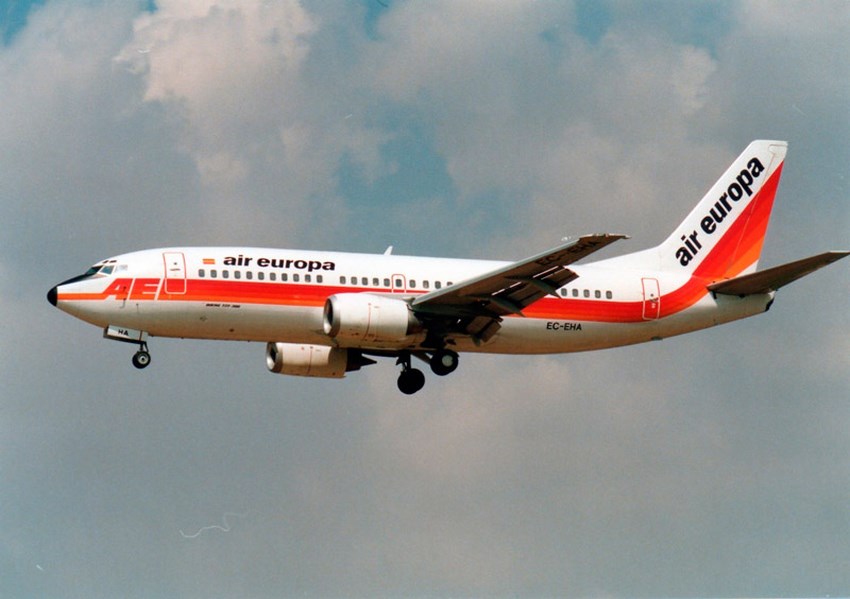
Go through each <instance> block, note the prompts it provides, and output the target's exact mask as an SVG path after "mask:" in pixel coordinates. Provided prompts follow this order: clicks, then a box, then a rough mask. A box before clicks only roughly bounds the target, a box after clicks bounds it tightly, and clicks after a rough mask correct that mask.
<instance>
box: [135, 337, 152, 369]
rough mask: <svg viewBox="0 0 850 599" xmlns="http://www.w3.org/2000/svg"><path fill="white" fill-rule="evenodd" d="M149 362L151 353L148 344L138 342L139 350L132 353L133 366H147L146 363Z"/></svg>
mask: <svg viewBox="0 0 850 599" xmlns="http://www.w3.org/2000/svg"><path fill="white" fill-rule="evenodd" d="M150 363H151V355H150V353H149V352H148V344H147V343H140V344H139V351H137V352H136V353H135V354H133V366H135V367H136V368H139V369H141V368H147V366H148V364H150Z"/></svg>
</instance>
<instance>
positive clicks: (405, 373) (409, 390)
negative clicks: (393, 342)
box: [396, 352, 425, 395]
mask: <svg viewBox="0 0 850 599" xmlns="http://www.w3.org/2000/svg"><path fill="white" fill-rule="evenodd" d="M396 364H401V374H400V375H398V390H399V391H401V392H402V393H404V394H405V395H413V394H414V393H416V392H417V391H419V390H420V389H421V388H422V387H424V386H425V375H424V374H422V371H421V370H417V369H416V368H413V367H411V365H410V353H409V352H405V353H402V354H401V355H400V356H399V357H398V362H396Z"/></svg>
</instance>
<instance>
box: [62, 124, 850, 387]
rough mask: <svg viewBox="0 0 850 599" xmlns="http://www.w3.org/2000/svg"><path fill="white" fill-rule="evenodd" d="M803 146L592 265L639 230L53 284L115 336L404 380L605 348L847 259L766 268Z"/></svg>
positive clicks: (94, 273)
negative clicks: (469, 356) (455, 253)
mask: <svg viewBox="0 0 850 599" xmlns="http://www.w3.org/2000/svg"><path fill="white" fill-rule="evenodd" d="M786 150H787V143H786V142H782V141H768V140H758V141H754V142H752V143H751V144H750V145H749V146H748V147H747V148H746V149H745V150H744V151H743V153H742V154H741V155H740V156H739V157H738V158H737V159H736V160H735V161H734V162H733V163H732V165H731V166H730V167H729V168H728V169H727V170H726V172H725V173H724V174H723V175H722V176H721V177H720V179H718V180H717V182H716V183H715V184H714V185H713V186H712V187H711V188H710V189H709V191H708V192H707V193H706V195H705V196H704V197H703V198H702V200H700V202H699V203H698V204H697V205H696V207H694V208H693V210H692V211H691V212H690V214H689V215H688V216H687V217H686V218H685V220H684V221H682V223H681V224H680V225H679V226H678V227H676V229H675V230H674V231H673V233H671V234H670V236H669V237H668V238H667V239H666V240H664V241H663V242H662V243H661V244H660V245H657V246H655V247H653V248H650V249H646V250H642V251H638V252H635V253H630V254H625V255H621V256H616V257H613V258H607V259H603V260H598V261H594V262H590V263H584V264H577V262H579V261H581V260H582V259H585V258H587V257H589V256H591V255H592V254H593V253H595V252H597V251H599V250H601V249H602V248H605V247H607V246H608V245H610V244H612V243H613V242H615V241H618V240H620V239H624V238H626V237H627V236H625V235H620V234H609V233H606V234H591V235H582V236H580V237H577V238H574V239H568V240H565V241H564V242H563V243H561V244H560V245H558V246H557V247H554V248H552V249H549V250H546V251H544V252H541V253H539V254H536V255H534V256H531V257H529V258H526V259H523V260H519V261H517V262H501V261H500V262H497V261H485V260H468V259H448V258H429V257H414V256H400V255H394V254H393V253H392V247H390V248H388V250H387V251H386V252H385V253H384V254H362V253H344V252H331V251H304V250H280V249H266V248H254V247H174V248H161V249H150V250H142V251H136V252H131V253H127V254H121V255H118V256H115V257H113V258H108V259H106V260H101V261H100V262H98V263H96V264H95V265H94V266H92V267H91V268H89V269H88V270H87V271H86V272H85V273H83V274H82V275H79V276H76V277H74V278H72V279H69V280H67V281H64V282H62V283H60V284H59V285H56V286H55V287H53V288H52V289H50V291H49V292H48V294H47V299H48V301H49V302H50V303H51V304H53V305H54V306H56V307H58V308H59V309H61V310H63V311H65V312H67V313H69V314H71V315H73V316H75V317H77V318H79V319H81V320H83V321H85V322H88V323H91V324H93V325H96V326H98V327H101V328H102V329H103V336H104V337H105V338H108V339H114V340H118V341H124V342H128V343H133V344H136V345H138V351H137V352H136V353H135V355H134V356H133V360H132V362H133V364H134V365H135V366H136V367H137V368H145V367H147V366H148V365H149V364H150V361H151V356H150V353H149V351H148V346H147V341H148V338H149V337H177V338H192V339H221V340H242V341H258V342H265V343H266V365H267V367H268V369H269V370H270V371H272V372H274V373H279V374H287V375H297V376H308V377H325V378H342V377H344V376H345V375H346V373H348V372H353V371H357V370H359V369H361V368H362V367H364V366H367V365H370V364H374V363H376V360H375V359H374V358H381V357H389V358H395V359H396V364H397V365H400V366H401V373H400V375H399V377H398V388H399V390H400V391H401V392H402V393H405V394H413V393H416V392H417V391H419V390H420V389H422V387H423V386H424V384H425V375H424V374H423V372H422V371H421V370H419V369H417V368H414V367H413V366H412V358H413V357H416V358H418V359H421V360H423V361H424V362H425V363H427V364H428V365H430V369H431V371H432V372H433V373H434V374H436V375H439V376H444V375H447V374H449V373H451V372H453V371H454V370H455V369H456V368H457V367H458V363H459V354H460V353H462V352H482V353H500V354H546V353H567V352H577V351H588V350H598V349H604V348H611V347H618V346H623V345H630V344H635V343H643V342H646V341H653V340H658V339H663V338H666V337H671V336H674V335H681V334H683V333H689V332H692V331H696V330H699V329H705V328H707V327H712V326H715V325H719V324H723V323H727V322H730V321H733V320H738V319H741V318H746V317H748V316H753V315H756V314H759V313H762V312H766V311H767V310H768V309H769V308H770V306H771V305H772V304H773V301H774V296H775V294H776V291H777V290H778V289H780V288H781V287H783V286H785V285H787V284H788V283H791V282H792V281H795V280H797V279H799V278H800V277H803V276H805V275H808V274H810V273H812V272H814V271H815V270H817V269H819V268H821V267H824V266H826V265H828V264H830V263H832V262H835V261H836V260H839V259H841V258H844V257H845V256H847V255H848V254H850V252H848V251H830V252H825V253H821V254H817V255H815V256H811V257H809V258H805V259H802V260H798V261H795V262H791V263H788V264H783V265H781V266H776V267H773V268H768V269H766V270H760V271H759V270H757V266H758V262H759V256H760V254H761V250H762V245H763V243H764V238H765V234H766V231H767V225H768V218H769V216H770V213H771V210H772V208H773V202H774V197H775V195H776V190H777V187H778V184H779V178H780V175H781V173H782V166H783V163H784V159H785V153H786Z"/></svg>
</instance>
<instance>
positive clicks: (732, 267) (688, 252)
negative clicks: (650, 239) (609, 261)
mask: <svg viewBox="0 0 850 599" xmlns="http://www.w3.org/2000/svg"><path fill="white" fill-rule="evenodd" d="M787 148H788V144H787V143H786V142H784V141H764V140H760V141H754V142H752V143H751V144H750V145H749V146H747V149H746V150H744V152H743V153H742V154H741V155H740V156H738V158H737V159H736V160H735V162H733V163H732V166H730V167H729V168H728V170H727V171H726V172H725V173H723V176H722V177H720V179H718V180H717V182H716V183H715V184H714V185H713V186H712V187H711V189H709V190H708V193H707V194H706V195H705V197H703V198H702V200H700V202H699V204H697V206H696V208H694V209H693V210H692V211H691V213H690V214H689V215H688V217H687V218H686V219H685V220H684V221H683V222H682V224H681V225H679V226H678V227H677V228H676V230H675V231H674V232H673V234H672V235H671V236H670V237H668V238H667V240H666V241H664V243H662V244H661V245H660V246H658V250H659V253H660V258H661V267H662V269H664V270H670V271H674V272H686V273H689V274H691V275H694V276H701V277H705V278H710V279H721V278H732V277H736V276H738V275H741V274H746V273H750V272H753V271H755V269H756V266H757V265H758V260H759V255H760V254H761V248H762V245H763V243H764V236H765V233H766V232H767V222H768V219H769V218H770V211H771V209H772V208H773V198H774V196H775V195H776V188H777V187H778V185H779V177H780V175H781V173H782V164H783V161H784V159H785V152H786V150H787Z"/></svg>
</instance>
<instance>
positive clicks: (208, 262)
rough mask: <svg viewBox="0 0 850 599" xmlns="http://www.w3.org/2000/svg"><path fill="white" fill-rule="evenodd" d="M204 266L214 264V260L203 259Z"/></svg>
mask: <svg viewBox="0 0 850 599" xmlns="http://www.w3.org/2000/svg"><path fill="white" fill-rule="evenodd" d="M204 264H215V258H204Z"/></svg>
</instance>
